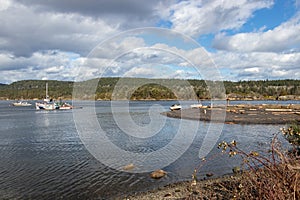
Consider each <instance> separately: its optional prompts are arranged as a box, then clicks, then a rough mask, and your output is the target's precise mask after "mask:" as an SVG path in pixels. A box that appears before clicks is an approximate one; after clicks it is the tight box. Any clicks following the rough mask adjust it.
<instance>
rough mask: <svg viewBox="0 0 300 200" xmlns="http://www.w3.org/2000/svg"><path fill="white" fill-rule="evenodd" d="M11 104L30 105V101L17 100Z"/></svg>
mask: <svg viewBox="0 0 300 200" xmlns="http://www.w3.org/2000/svg"><path fill="white" fill-rule="evenodd" d="M12 105H13V106H31V105H32V104H31V103H28V102H27V101H18V102H15V103H12Z"/></svg>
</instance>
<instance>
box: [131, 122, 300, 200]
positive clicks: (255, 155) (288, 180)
mask: <svg viewBox="0 0 300 200" xmlns="http://www.w3.org/2000/svg"><path fill="white" fill-rule="evenodd" d="M299 130H300V125H299V124H292V125H289V126H288V127H287V128H283V129H282V133H283V136H284V137H285V138H286V139H287V141H288V142H291V143H290V144H291V145H292V146H290V147H291V149H289V150H284V147H282V142H280V140H279V139H278V137H280V136H279V135H278V134H276V135H275V136H274V138H273V140H272V142H271V145H270V147H271V148H270V150H269V153H268V154H267V155H266V154H264V155H263V154H261V152H256V151H250V152H245V151H243V150H241V149H240V148H239V147H238V143H237V142H236V141H232V142H230V143H227V142H222V143H220V144H219V146H218V148H219V149H220V150H221V151H222V153H221V154H224V155H227V156H230V157H233V156H241V157H242V160H243V161H242V164H241V166H240V167H235V168H234V169H233V172H234V174H233V175H228V176H225V177H221V178H217V179H209V180H201V181H199V180H198V179H197V176H198V175H200V173H201V166H202V164H203V163H205V162H207V161H208V160H206V159H203V160H202V161H201V162H202V163H201V164H200V166H199V167H198V168H196V169H195V171H194V173H193V175H192V181H187V182H181V183H176V184H171V185H168V186H165V187H164V188H160V189H158V190H156V191H150V192H146V193H142V194H137V195H135V196H130V197H129V198H128V199H140V200H142V199H166V198H167V199H205V200H210V199H245V200H248V199H251V200H252V199H260V200H261V199H262V200H275V199H282V200H283V199H287V200H297V199H300V149H299V148H300V146H299V143H300V137H299V136H300V132H299ZM295 135H296V137H294V136H295ZM291 137H292V140H290V138H291ZM288 148H289V147H288Z"/></svg>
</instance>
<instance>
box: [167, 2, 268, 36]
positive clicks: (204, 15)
mask: <svg viewBox="0 0 300 200" xmlns="http://www.w3.org/2000/svg"><path fill="white" fill-rule="evenodd" d="M272 5H273V1H272V0H265V1H261V0H254V1H253V0H239V1H232V0H222V1H220V0H210V1H205V0H191V1H180V2H179V3H178V4H173V5H171V6H170V7H169V8H168V12H169V16H168V18H166V19H168V20H169V21H170V22H171V23H172V28H173V29H175V30H177V31H179V32H183V33H185V34H188V35H190V36H199V35H201V34H207V33H216V32H219V31H221V30H232V29H238V28H240V27H241V26H242V25H243V24H245V23H246V21H247V20H248V19H249V18H251V17H252V15H253V12H254V11H256V10H259V9H262V8H270V7H271V6H272ZM164 9H165V8H164ZM163 13H164V14H163V15H162V16H165V15H166V14H165V13H166V11H164V12H163Z"/></svg>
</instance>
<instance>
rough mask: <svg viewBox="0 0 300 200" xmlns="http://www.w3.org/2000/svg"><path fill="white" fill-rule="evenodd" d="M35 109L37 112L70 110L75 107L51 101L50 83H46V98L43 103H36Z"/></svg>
mask: <svg viewBox="0 0 300 200" xmlns="http://www.w3.org/2000/svg"><path fill="white" fill-rule="evenodd" d="M35 108H36V109H37V110H70V109H73V106H72V105H70V104H68V103H65V102H62V101H60V102H55V101H53V100H52V99H50V97H49V95H48V83H46V98H45V99H44V101H43V102H36V103H35Z"/></svg>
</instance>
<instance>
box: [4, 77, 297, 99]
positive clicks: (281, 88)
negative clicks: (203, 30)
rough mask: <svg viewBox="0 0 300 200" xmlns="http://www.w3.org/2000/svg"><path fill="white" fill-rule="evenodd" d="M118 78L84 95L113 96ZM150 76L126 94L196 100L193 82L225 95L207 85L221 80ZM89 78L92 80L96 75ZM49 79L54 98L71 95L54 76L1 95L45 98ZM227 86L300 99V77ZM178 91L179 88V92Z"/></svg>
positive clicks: (231, 92)
mask: <svg viewBox="0 0 300 200" xmlns="http://www.w3.org/2000/svg"><path fill="white" fill-rule="evenodd" d="M125 79H126V78H125ZM119 80H120V79H119V78H101V79H100V80H99V82H98V80H96V81H97V82H98V87H97V88H96V91H95V95H87V94H86V93H85V90H84V88H83V91H82V92H83V93H82V98H85V99H96V100H110V99H112V94H113V91H114V89H115V86H116V84H117V83H118V81H119ZM147 80H148V82H149V84H142V86H141V87H139V88H136V90H135V91H132V93H131V95H130V96H129V97H127V98H130V99H132V100H167V99H169V100H170V99H177V97H178V96H180V98H181V99H186V100H189V99H192V100H195V99H193V98H194V97H193V96H191V95H189V94H188V92H186V91H187V89H189V88H188V87H190V86H191V87H192V89H193V90H194V92H195V94H196V98H199V99H210V98H212V97H213V98H225V97H223V96H222V93H223V92H222V91H217V92H214V96H212V95H211V94H210V92H209V90H208V87H207V85H210V86H213V85H218V84H222V83H221V82H213V81H204V80H174V79H173V80H170V79H147ZM89 81H90V82H93V81H95V79H94V80H89ZM89 81H86V82H81V83H76V84H77V86H78V87H80V86H84V85H86V84H87V83H88V82H89ZM46 82H48V84H49V95H50V96H51V97H52V98H54V99H58V98H62V99H71V98H72V92H73V85H74V82H71V81H55V80H48V81H42V80H24V81H17V82H14V83H11V84H9V85H5V84H0V99H21V98H23V99H42V98H44V96H45V85H46ZM126 82H127V83H126ZM144 82H145V79H140V78H134V79H130V78H127V81H125V84H123V85H122V88H121V91H127V90H128V88H130V87H132V86H131V85H130V84H132V83H134V84H136V85H138V84H140V83H144ZM146 82H147V81H146ZM163 85H169V87H165V86H163ZM189 85H190V86H189ZM224 87H225V90H226V96H227V97H228V98H230V99H234V100H244V99H246V100H251V99H260V100H264V99H279V100H287V99H292V100H293V99H300V80H272V81H270V80H261V81H238V82H230V81H225V82H224ZM127 92H128V91H127ZM175 92H177V95H176V94H175ZM122 98H124V97H122ZM122 98H121V99H122Z"/></svg>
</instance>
